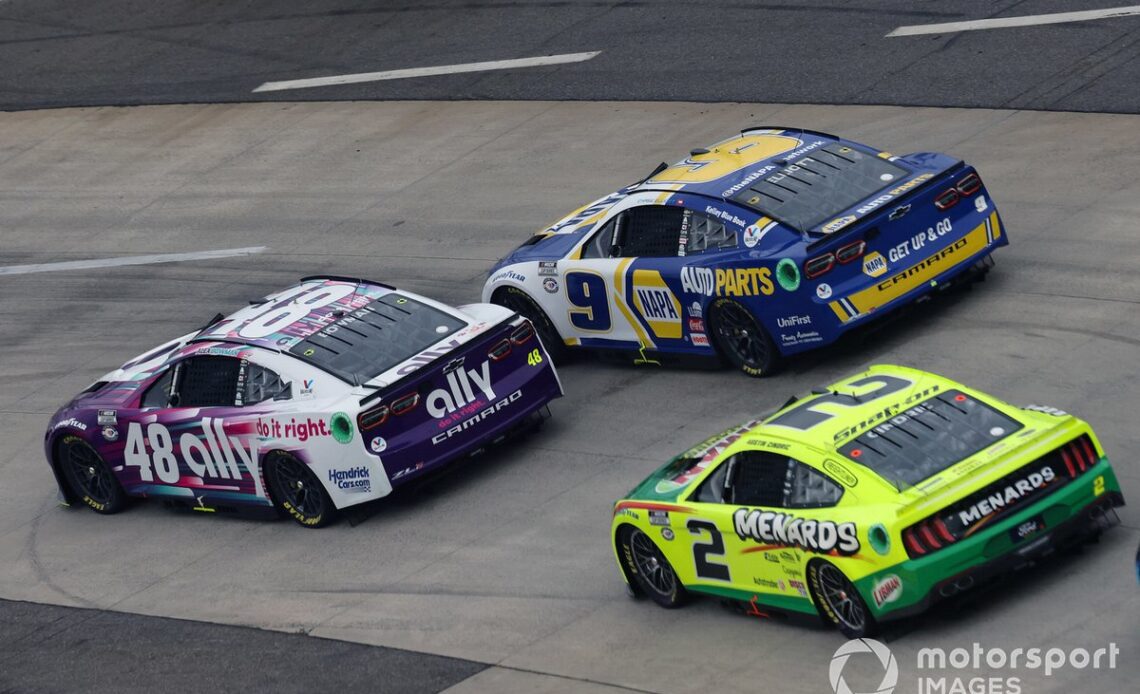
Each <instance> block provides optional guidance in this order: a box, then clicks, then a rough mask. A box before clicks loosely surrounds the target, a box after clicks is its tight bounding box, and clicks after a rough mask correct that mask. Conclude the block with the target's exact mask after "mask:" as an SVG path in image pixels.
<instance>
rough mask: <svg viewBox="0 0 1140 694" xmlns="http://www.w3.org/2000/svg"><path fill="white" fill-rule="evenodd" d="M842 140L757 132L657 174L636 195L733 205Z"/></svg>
mask: <svg viewBox="0 0 1140 694" xmlns="http://www.w3.org/2000/svg"><path fill="white" fill-rule="evenodd" d="M839 141H840V138H839V137H837V136H835V135H829V134H827V133H821V132H816V131H814V130H804V129H801V128H784V127H756V128H748V129H747V130H743V131H741V133H740V134H739V135H734V136H732V137H729V138H727V139H725V140H721V141H720V142H717V143H716V144H713V145H710V146H709V147H705V148H699V149H694V150H693V151H692V152H691V153H690V155H689V156H688V157H686V158H685V159H682V160H681V161H679V162H677V163H676V164H674V165H673V166H669V167H666V168H665V169H663V170H660V171H658V172H655V173H654V174H653V175H651V176H650V177H649V178H647V179H646V180H644V181H642V182H641V183H640V184H638V185H637V186H636V187H635V189H636V190H660V191H673V192H682V191H683V192H688V193H694V194H698V195H703V196H706V197H710V198H716V199H729V198H732V197H733V196H734V195H736V194H737V193H739V192H740V191H741V190H744V189H745V188H747V187H748V186H749V185H750V184H752V183H755V182H756V181H758V180H759V179H760V178H761V177H762V176H765V175H767V174H769V173H772V172H774V171H776V170H777V169H778V168H780V167H781V166H782V165H783V164H784V163H785V162H786V160H787V159H790V158H793V157H796V156H799V155H800V154H806V153H808V152H811V151H813V150H815V149H818V148H820V147H823V146H825V145H828V144H831V143H834V142H839Z"/></svg>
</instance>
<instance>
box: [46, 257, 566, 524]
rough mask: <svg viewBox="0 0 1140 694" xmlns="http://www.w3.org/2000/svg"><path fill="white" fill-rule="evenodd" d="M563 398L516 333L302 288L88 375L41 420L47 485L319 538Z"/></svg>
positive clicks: (102, 500) (384, 300)
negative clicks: (283, 518) (354, 510)
mask: <svg viewBox="0 0 1140 694" xmlns="http://www.w3.org/2000/svg"><path fill="white" fill-rule="evenodd" d="M561 395H562V386H561V384H560V383H559V380H558V376H557V374H556V373H555V371H554V368H553V366H552V365H551V362H550V359H549V358H548V357H547V356H546V353H545V351H544V350H543V348H542V345H541V343H540V340H539V338H538V336H537V335H536V334H535V331H534V328H533V326H532V325H531V323H530V322H529V321H528V320H526V319H525V318H523V317H521V316H518V315H517V314H515V313H514V312H512V311H508V310H505V309H503V308H502V307H500V306H493V305H489V304H472V305H469V306H463V307H460V308H452V307H450V306H447V305H444V304H441V303H439V302H436V301H432V300H431V299H427V298H425V297H422V296H418V295H416V294H413V293H411V292H406V291H399V290H397V289H395V288H394V287H390V286H388V285H384V284H380V283H376V282H369V281H365V280H356V279H349V278H338V277H308V278H305V279H303V280H302V281H301V282H300V284H297V285H296V286H293V287H290V288H288V289H286V290H284V291H281V292H278V293H275V294H272V295H270V296H267V297H265V298H264V299H261V300H258V301H255V302H252V304H251V305H250V306H248V307H246V308H243V309H241V310H240V311H238V312H236V313H234V314H232V315H230V316H228V317H223V316H222V315H221V314H219V315H218V316H217V317H216V318H215V319H214V320H213V321H211V322H210V324H209V325H207V326H206V327H204V328H202V329H201V330H198V331H195V332H193V333H190V334H188V335H184V336H182V337H179V338H177V339H175V340H172V341H170V342H168V343H166V344H164V345H161V346H160V347H158V348H156V349H154V350H152V351H150V352H147V353H145V354H143V355H141V356H139V357H136V358H135V359H132V360H131V361H129V362H127V363H126V364H124V365H123V366H122V367H120V368H119V369H117V370H115V371H112V372H111V373H109V374H107V375H105V376H103V377H102V378H100V379H99V380H98V381H96V382H95V383H93V384H91V386H89V387H88V388H87V389H86V390H84V391H83V392H82V393H80V394H79V395H78V396H76V397H75V398H74V399H73V400H72V401H71V402H69V403H68V404H67V405H65V406H64V407H62V408H61V409H60V410H59V411H58V412H57V413H56V414H55V416H54V417H52V419H51V422H50V423H49V426H48V430H47V433H46V434H45V437H44V451H45V453H46V454H47V459H48V462H49V463H50V464H51V468H52V471H53V472H54V473H55V478H56V482H57V484H58V485H59V489H60V492H61V493H62V495H63V497H64V499H65V500H66V501H67V502H68V503H71V502H81V503H83V504H85V505H87V506H89V507H91V508H92V509H94V510H95V511H98V512H100V513H115V512H117V511H119V510H121V509H122V508H123V507H124V506H125V505H126V503H127V501H128V497H152V498H157V499H161V500H163V501H165V502H168V503H170V504H172V505H175V506H182V507H185V508H190V509H194V510H197V511H206V512H213V511H224V510H236V509H237V508H238V507H243V508H249V507H253V508H262V509H273V507H276V508H277V509H279V511H280V512H281V513H284V514H287V515H289V516H292V517H293V518H294V519H295V520H296V521H297V522H298V523H300V524H302V525H304V526H308V527H319V526H322V525H326V524H327V523H329V522H330V521H332V520H333V519H334V518H335V516H336V514H337V511H338V510H339V509H343V508H345V507H348V506H353V505H356V504H360V503H363V502H365V501H370V500H373V499H378V498H380V497H384V496H386V495H387V494H389V493H390V492H391V491H392V489H393V488H394V487H398V486H400V485H403V484H406V483H408V482H410V481H412V480H414V479H416V478H419V477H421V476H422V475H424V474H426V473H428V472H431V471H433V470H436V469H437V468H439V467H440V466H442V465H444V464H445V463H447V462H449V461H451V460H454V459H455V458H457V457H458V456H461V455H464V454H466V453H470V452H473V451H475V450H477V449H481V448H482V447H484V446H486V445H488V444H490V443H494V442H497V441H499V440H501V439H503V438H505V437H506V436H507V435H508V434H510V433H513V432H514V431H516V430H518V429H520V428H523V427H529V426H532V425H533V424H535V423H536V422H537V421H540V418H541V417H542V416H543V415H544V414H545V412H546V404H547V403H548V402H549V401H550V400H552V399H554V398H557V397H559V396H561Z"/></svg>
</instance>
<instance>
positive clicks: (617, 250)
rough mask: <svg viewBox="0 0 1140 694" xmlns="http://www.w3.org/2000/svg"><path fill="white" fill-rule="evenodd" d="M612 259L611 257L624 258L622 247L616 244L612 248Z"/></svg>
mask: <svg viewBox="0 0 1140 694" xmlns="http://www.w3.org/2000/svg"><path fill="white" fill-rule="evenodd" d="M610 257H611V258H620V257H622V256H621V246H618V245H617V244H614V245H613V246H610Z"/></svg>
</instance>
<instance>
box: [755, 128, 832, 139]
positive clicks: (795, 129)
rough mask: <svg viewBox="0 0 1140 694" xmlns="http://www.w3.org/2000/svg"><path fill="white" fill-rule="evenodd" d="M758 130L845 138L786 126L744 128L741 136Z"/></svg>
mask: <svg viewBox="0 0 1140 694" xmlns="http://www.w3.org/2000/svg"><path fill="white" fill-rule="evenodd" d="M756 130H790V131H791V132H796V133H800V134H802V135H818V136H820V137H829V138H831V139H832V140H842V139H843V138H841V137H839V136H838V135H832V134H831V133H825V132H820V131H818V130H808V129H806V128H789V127H787V126H784V125H753V126H752V127H749V128H744V129H743V130H741V131H740V134H741V135H744V134H746V133H750V132H754V131H756Z"/></svg>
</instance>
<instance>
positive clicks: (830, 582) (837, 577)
mask: <svg viewBox="0 0 1140 694" xmlns="http://www.w3.org/2000/svg"><path fill="white" fill-rule="evenodd" d="M808 584H809V585H810V586H811V593H812V598H813V599H814V600H815V605H816V608H817V609H818V610H819V612H820V614H821V615H823V618H824V619H825V620H827V621H829V622H831V623H832V624H834V625H835V626H836V628H838V629H839V631H840V633H842V634H843V635H844V636H846V637H847V638H849V639H861V638H866V637H870V636H874V635H875V634H876V633H877V632H878V623H877V622H875V618H874V616H873V615H872V614H871V610H870V609H869V608H868V607H867V603H866V602H864V601H863V596H861V595H860V594H859V591H858V589H856V588H855V584H854V583H852V582H851V580H850V579H848V578H847V576H845V575H843V572H842V571H840V570H839V569H837V568H836V567H835V566H834V565H833V564H831V563H829V562H826V561H822V560H820V561H815V562H812V563H811V564H810V565H808Z"/></svg>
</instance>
